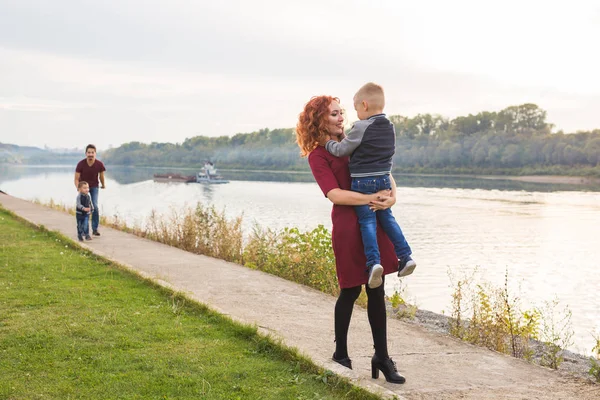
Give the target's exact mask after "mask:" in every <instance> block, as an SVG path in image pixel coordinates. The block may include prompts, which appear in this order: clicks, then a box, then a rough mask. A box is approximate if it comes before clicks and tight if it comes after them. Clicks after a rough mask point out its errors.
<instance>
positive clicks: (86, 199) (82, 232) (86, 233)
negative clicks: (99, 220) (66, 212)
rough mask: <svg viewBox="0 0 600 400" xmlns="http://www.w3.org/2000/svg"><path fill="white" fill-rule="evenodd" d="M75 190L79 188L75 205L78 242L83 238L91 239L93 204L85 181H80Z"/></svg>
mask: <svg viewBox="0 0 600 400" xmlns="http://www.w3.org/2000/svg"><path fill="white" fill-rule="evenodd" d="M77 190H79V193H78V194H77V200H76V205H75V208H76V211H75V216H76V218H77V239H79V241H80V242H83V239H84V238H85V240H92V237H91V236H90V214H91V213H92V212H93V211H94V204H93V203H92V198H91V197H90V186H89V185H88V183H87V182H85V181H80V182H79V185H77Z"/></svg>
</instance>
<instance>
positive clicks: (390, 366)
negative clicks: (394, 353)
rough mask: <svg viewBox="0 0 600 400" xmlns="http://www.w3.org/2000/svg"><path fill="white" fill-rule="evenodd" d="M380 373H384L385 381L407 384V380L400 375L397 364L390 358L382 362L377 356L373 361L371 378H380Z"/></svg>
mask: <svg viewBox="0 0 600 400" xmlns="http://www.w3.org/2000/svg"><path fill="white" fill-rule="evenodd" d="M379 371H381V372H383V375H384V376H385V380H386V381H388V382H390V383H404V382H406V379H405V378H404V377H403V376H402V375H400V374H399V373H398V370H397V369H396V363H395V362H394V361H393V360H392V359H391V358H390V357H388V358H386V359H384V360H382V359H380V358H379V357H377V354H375V355H374V356H373V358H372V359H371V377H372V378H373V379H377V378H379Z"/></svg>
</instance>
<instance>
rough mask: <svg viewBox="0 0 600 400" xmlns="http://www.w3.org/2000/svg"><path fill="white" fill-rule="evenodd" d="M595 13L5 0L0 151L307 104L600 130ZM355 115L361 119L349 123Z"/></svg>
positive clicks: (238, 123) (258, 121) (218, 126)
mask: <svg viewBox="0 0 600 400" xmlns="http://www.w3.org/2000/svg"><path fill="white" fill-rule="evenodd" d="M599 38H600V3H598V2H597V1H591V0H590V1H586V0H579V1H577V0H574V1H570V2H556V3H553V2H547V1H546V2H544V1H538V0H521V1H517V0H504V1H502V2H500V1H494V2H482V1H474V0H469V1H468V0H455V1H452V2H449V1H444V0H439V1H436V0H421V1H418V2H417V1H405V0H371V1H357V0H354V1H348V0H346V1H327V0H321V1H319V0H305V1H293V0H290V1H285V2H284V1H277V0H263V1H241V0H240V1H232V0H222V1H198V0H196V1H192V0H188V1H185V0H169V1H167V0H104V1H101V2H99V1H88V0H47V1H42V0H37V1H34V0H0V142H8V143H15V144H20V145H35V146H43V145H48V146H51V147H81V146H83V145H85V144H86V143H88V142H94V143H96V144H97V145H98V146H99V147H100V148H106V147H108V146H109V145H114V146H117V145H119V144H121V143H123V142H128V141H134V140H137V141H142V142H152V141H170V142H181V141H183V140H184V139H185V138H186V137H191V136H194V135H207V136H217V135H232V134H235V133H239V132H250V131H253V130H256V129H260V128H263V127H269V128H278V127H293V126H294V125H295V122H296V117H297V115H298V113H299V112H300V110H301V108H302V106H303V104H304V103H305V102H306V101H307V100H308V99H309V98H310V97H311V96H313V95H317V94H333V95H337V96H339V97H340V98H341V99H342V103H343V104H344V105H345V106H346V107H347V108H349V111H351V108H352V106H351V104H350V103H351V99H352V95H353V93H354V91H355V90H356V89H357V88H358V87H359V86H360V85H361V84H363V83H364V82H367V81H376V82H379V83H381V84H382V85H384V87H385V88H386V94H387V98H388V99H387V100H388V101H387V103H388V104H387V109H386V111H387V112H388V113H389V114H403V115H408V116H413V115H415V114H417V113H423V112H431V113H439V114H442V115H445V116H448V117H453V116H456V115H461V114H467V113H476V112H478V111H482V110H499V109H501V108H504V107H506V106H509V105H514V104H520V103H524V102H535V103H537V104H538V105H540V106H541V107H542V108H544V109H546V110H547V111H548V119H549V121H550V122H553V123H554V124H556V126H557V128H559V129H564V130H565V131H575V130H584V129H593V128H600V112H598V110H600V79H598V77H597V71H599V70H600V53H598V51H597V50H596V48H597V41H598V39H599ZM349 116H350V118H351V119H354V118H355V117H354V116H353V115H352V113H350V114H349Z"/></svg>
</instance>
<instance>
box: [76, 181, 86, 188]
mask: <svg viewBox="0 0 600 400" xmlns="http://www.w3.org/2000/svg"><path fill="white" fill-rule="evenodd" d="M84 186H88V183H87V182H86V181H79V184H78V185H77V189H81V188H82V187H84Z"/></svg>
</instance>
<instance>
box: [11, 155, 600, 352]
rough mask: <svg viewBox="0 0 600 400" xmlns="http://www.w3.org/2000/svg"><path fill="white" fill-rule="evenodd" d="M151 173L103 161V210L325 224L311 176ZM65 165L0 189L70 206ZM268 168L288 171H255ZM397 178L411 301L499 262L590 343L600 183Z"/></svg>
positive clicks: (391, 283) (599, 297) (26, 172)
mask: <svg viewBox="0 0 600 400" xmlns="http://www.w3.org/2000/svg"><path fill="white" fill-rule="evenodd" d="M167 171H168V170H167ZM172 171H173V172H182V173H185V174H189V173H190V170H181V171H175V170H172ZM155 172H165V169H149V168H145V169H144V168H109V171H108V173H107V178H108V180H107V187H108V188H107V189H106V190H104V191H101V192H100V209H101V212H102V213H104V214H105V215H118V216H119V217H120V218H122V219H125V220H126V221H128V222H129V223H136V222H137V223H141V222H143V220H144V219H145V218H147V216H148V215H149V214H150V212H151V211H152V210H156V211H157V212H158V213H164V214H168V213H170V212H171V210H172V209H176V210H179V209H181V207H183V206H185V205H195V204H196V203H197V202H202V203H205V204H212V205H214V206H215V207H216V208H217V209H219V210H222V209H224V210H225V212H226V214H227V215H229V216H239V215H241V214H243V215H244V229H245V230H246V231H249V230H250V229H251V228H252V224H253V223H254V222H256V223H258V224H259V225H261V226H264V227H271V228H274V229H280V228H283V227H286V226H297V227H299V228H300V229H312V228H314V227H316V226H317V225H318V224H323V225H325V226H326V227H328V228H330V227H331V220H330V213H331V205H330V203H329V201H328V200H326V199H325V198H324V197H323V194H322V193H321V192H320V190H319V188H318V187H317V185H316V184H315V183H314V182H313V180H312V177H311V175H310V174H301V173H289V174H276V173H270V174H266V173H262V172H252V171H222V173H223V175H224V176H226V177H227V178H228V179H230V180H231V183H229V184H225V185H203V184H196V183H190V184H177V183H158V182H153V181H152V174H154V173H155ZM73 173H74V170H73V168H72V167H64V166H62V167H52V168H50V167H33V168H32V167H16V168H14V167H10V168H8V167H6V166H5V167H0V190H4V191H5V192H7V193H9V194H12V195H14V196H17V197H21V198H25V199H35V198H38V199H40V200H42V201H49V200H50V199H54V200H55V201H58V202H61V203H64V204H73V203H74V201H75V196H76V191H75V187H74V185H73ZM266 176H268V177H269V179H275V178H276V177H283V176H286V177H288V178H289V180H287V181H270V182H269V181H264V180H263V181H261V179H262V178H263V177H266ZM265 179H267V178H265ZM397 181H398V186H399V189H398V203H397V204H396V205H395V206H394V214H395V215H396V217H397V218H398V220H399V222H400V224H401V226H402V228H403V230H404V232H405V233H406V236H407V238H408V240H409V242H410V244H411V247H412V248H413V251H414V257H415V259H416V260H417V262H418V263H419V267H418V269H417V272H416V273H415V274H414V275H412V276H411V277H409V278H407V279H405V284H406V286H407V294H408V296H409V299H412V300H414V301H416V303H417V305H418V306H420V307H421V308H423V309H428V310H432V311H435V312H441V311H442V310H445V311H446V312H449V310H450V299H451V288H450V287H449V284H450V282H449V278H448V270H452V271H453V273H455V274H458V273H460V272H461V271H465V272H466V271H471V270H473V269H474V268H475V267H477V268H478V269H479V271H481V273H482V274H483V275H484V277H485V278H486V279H487V280H489V281H491V282H493V283H494V284H495V285H497V286H502V285H503V282H504V281H503V279H504V274H505V272H506V270H508V272H509V277H510V281H511V283H512V289H513V290H515V291H516V292H517V293H519V294H520V297H521V298H522V299H523V302H524V303H525V306H528V305H530V304H535V305H541V302H542V301H544V300H551V299H552V298H553V297H554V296H556V297H557V298H558V299H560V300H561V301H562V302H563V303H564V304H568V305H569V307H570V308H571V310H572V311H573V326H574V329H575V342H576V345H575V346H574V349H575V350H577V351H580V352H585V353H589V351H590V350H591V348H592V346H593V344H592V343H593V338H592V335H591V332H594V331H597V332H600V308H599V307H598V304H600V291H598V287H600V274H598V270H599V269H600V261H599V260H600V246H598V244H599V243H600V242H599V240H598V237H597V233H598V226H600V192H598V191H596V192H594V191H592V189H590V188H586V189H587V190H589V191H568V190H567V188H572V186H565V185H558V186H556V185H555V186H549V185H544V184H531V183H522V182H510V181H498V180H492V181H488V180H483V179H470V178H444V177H435V178H429V177H415V176H398V177H397ZM577 188H580V187H579V186H577ZM74 226H75V225H74ZM398 285H399V282H398V279H397V278H395V277H390V279H386V290H387V291H388V292H393V290H394V289H395V288H397V287H398ZM519 288H520V291H519V290H518V289H519Z"/></svg>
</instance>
